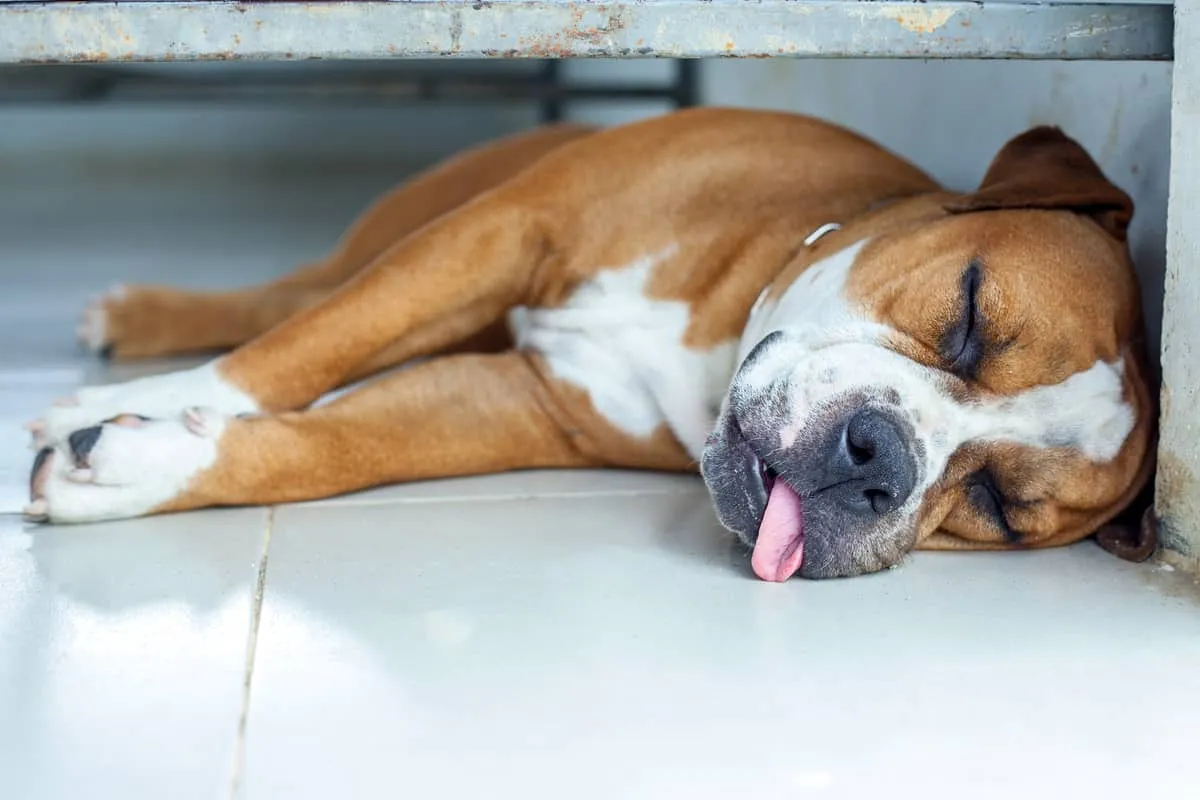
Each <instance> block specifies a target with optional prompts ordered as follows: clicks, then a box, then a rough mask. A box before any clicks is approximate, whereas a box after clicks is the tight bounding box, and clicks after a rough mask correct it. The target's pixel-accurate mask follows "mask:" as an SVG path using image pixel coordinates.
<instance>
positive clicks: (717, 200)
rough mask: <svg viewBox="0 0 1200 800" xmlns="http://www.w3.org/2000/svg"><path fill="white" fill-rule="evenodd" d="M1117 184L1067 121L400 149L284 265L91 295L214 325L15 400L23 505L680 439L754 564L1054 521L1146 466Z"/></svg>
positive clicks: (1052, 535)
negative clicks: (992, 129)
mask: <svg viewBox="0 0 1200 800" xmlns="http://www.w3.org/2000/svg"><path fill="white" fill-rule="evenodd" d="M1132 213H1133V208H1132V203H1131V201H1130V199H1129V198H1128V197H1127V196H1126V194H1125V193H1124V192H1122V191H1121V190H1120V189H1118V188H1117V187H1116V186H1114V185H1113V184H1112V183H1110V182H1109V181H1108V180H1107V179H1106V178H1105V177H1104V175H1103V174H1102V173H1101V171H1100V169H1099V168H1098V167H1097V166H1096V164H1095V163H1094V162H1093V160H1092V159H1091V158H1090V157H1089V156H1088V155H1087V153H1085V152H1084V150H1083V149H1082V148H1081V147H1080V146H1079V145H1078V144H1077V143H1075V142H1074V141H1072V140H1071V139H1069V138H1068V137H1067V136H1065V135H1064V134H1063V133H1061V132H1060V131H1058V130H1057V129H1053V128H1036V129H1033V130H1030V131H1028V132H1027V133H1025V134H1023V135H1021V136H1018V137H1017V138H1015V139H1013V140H1012V141H1010V142H1009V143H1008V144H1007V145H1005V146H1004V148H1003V149H1002V150H1001V151H1000V153H999V154H998V155H997V156H996V157H995V159H994V161H993V163H992V164H991V167H990V168H989V169H988V171H987V174H986V176H985V177H984V179H983V182H982V183H981V184H980V186H979V187H978V188H977V189H976V190H975V191H973V192H968V193H965V194H964V193H959V192H953V191H948V190H946V189H943V188H942V187H940V186H938V184H937V183H936V182H934V181H933V180H932V179H930V178H929V177H928V176H927V175H925V174H924V173H923V172H922V171H920V170H919V169H917V168H916V167H915V166H913V165H912V164H910V163H908V162H906V161H905V160H903V159H901V158H899V157H897V156H896V155H894V154H892V153H890V152H888V151H886V150H885V149H883V148H881V147H880V146H878V145H876V144H874V143H872V142H870V141H868V140H866V139H864V138H862V137H860V136H858V135H856V134H854V133H851V132H849V131H847V130H844V129H842V128H839V127H836V126H833V125H830V124H827V123H824V122H821V121H818V120H814V119H810V118H807V117H803V116H797V115H791V114H784V113H768V112H754V111H737V110H723V109H698V110H689V111H683V112H678V113H674V114H670V115H667V116H663V117H659V118H656V119H652V120H649V121H643V122H639V123H636V124H632V125H626V126H623V127H619V128H615V129H610V130H591V129H588V128H584V127H577V126H554V127H548V128H543V129H540V130H537V131H534V132H532V133H530V134H527V135H523V136H518V137H515V138H512V139H507V140H503V141H499V142H496V143H493V144H490V145H488V146H485V147H482V148H479V149H476V150H473V151H470V152H467V153H465V154H462V155H460V156H458V157H456V158H454V159H452V160H450V161H448V162H445V163H443V164H441V165H439V166H438V167H436V168H435V169H433V170H431V171H429V172H427V173H425V174H423V175H420V176H418V177H417V178H416V179H415V180H413V181H411V182H409V183H407V184H405V185H404V186H402V187H400V188H399V189H397V190H396V191H395V192H393V193H392V194H390V195H388V196H386V197H384V198H382V199H381V200H380V201H378V202H377V203H376V205H375V206H373V207H372V208H371V209H369V210H368V211H367V212H366V213H365V214H364V215H363V217H361V218H360V219H359V220H358V222H357V223H356V224H355V225H354V226H353V228H352V229H351V230H350V231H349V232H348V233H347V235H346V237H345V238H344V240H343V241H342V243H341V244H340V245H339V246H338V247H337V249H336V250H335V252H334V253H333V254H332V255H331V256H329V257H328V258H327V259H325V260H323V261H319V262H316V263H313V264H310V265H307V266H304V267H301V268H300V269H298V270H297V271H296V272H294V273H292V274H290V275H287V276H285V277H283V278H281V279H279V280H277V281H274V282H272V283H270V284H267V285H264V286H258V287H254V288H251V289H245V290H241V291H233V292H227V293H219V294H200V293H189V292H181V291H176V290H172V289H169V288H162V287H143V286H132V287H127V288H123V289H118V290H115V291H113V292H110V293H109V294H108V295H107V296H105V297H103V298H101V299H100V300H98V301H97V302H96V303H95V304H94V305H93V306H91V307H90V308H88V309H87V310H86V312H85V314H84V317H83V320H82V322H81V326H80V331H79V333H80V336H81V337H82V339H83V340H84V341H85V342H86V343H87V344H88V345H89V346H90V347H92V348H93V349H94V350H96V351H97V352H102V353H105V354H108V355H110V356H112V357H114V358H118V359H129V358H137V357H144V356H160V355H167V354H176V353H182V352H194V351H202V350H203V351H208V350H231V352H228V353H226V354H224V355H221V356H220V357H219V358H217V359H216V360H213V361H211V362H209V363H207V364H205V365H204V366H201V367H199V368H195V369H189V370H185V371H181V372H176V373H171V374H166V375H161V376H155V377H150V378H143V379H140V380H136V381H132V382H128V383H123V384H116V385H110V386H96V387H88V388H84V389H82V390H80V391H79V392H78V394H77V395H75V396H73V397H70V398H65V399H64V400H62V401H60V402H59V403H57V404H56V405H55V406H54V407H52V408H50V409H48V410H47V411H46V412H45V413H44V414H43V415H42V417H41V418H39V419H37V420H34V421H33V422H31V423H30V424H29V426H28V427H29V429H30V431H31V432H32V434H33V437H34V441H35V447H36V449H37V450H38V455H37V457H36V459H35V461H34V467H33V471H32V475H31V489H32V499H31V502H30V504H29V506H28V508H27V509H26V511H27V514H28V515H29V516H30V517H32V518H36V519H41V520H48V521H51V522H86V521H91V520H102V519H112V518H119V517H131V516H139V515H144V514H153V513H159V512H168V511H183V510H186V509H194V508H200V507H205V506H215V505H245V504H269V503H280V502H288V501H298V500H307V499H313V498H319V497H326V496H329V495H334V494H338V493H343V492H349V491H353V490H357V489H362V488H365V487H369V486H375V485H380V484H385V483H391V482H398V481H412V480H419V479H429V478H440V477H447V476H456V475H466V474H479V473H490V472H498V471H503V470H514V469H523V468H536V467H585V466H601V465H602V466H612V467H624V468H640V469H656V470H675V471H680V470H695V469H697V468H698V469H699V470H700V472H701V473H702V475H703V478H704V480H705V482H706V484H707V486H708V488H709V490H710V493H711V495H712V500H713V503H714V505H715V508H716V514H717V516H718V517H719V519H720V521H721V522H722V524H724V526H725V527H727V528H728V529H729V530H731V531H732V532H733V533H734V534H736V535H737V537H739V538H740V539H741V540H742V541H743V542H744V543H745V544H746V545H747V546H749V547H751V548H752V549H753V554H752V560H751V563H752V565H753V568H754V571H755V573H756V574H757V575H758V576H759V577H761V578H763V579H765V580H770V581H782V580H786V579H787V578H789V577H791V576H793V575H796V574H799V575H801V576H803V577H808V578H824V577H833V576H846V575H855V574H860V573H865V572H871V571H875V570H879V569H882V568H884V567H888V566H890V565H893V564H895V563H896V562H897V561H898V560H899V559H901V558H902V557H903V556H904V554H905V553H907V552H908V551H910V550H912V549H914V548H926V549H979V550H994V549H1011V548H1035V547H1048V546H1054V545H1062V544H1066V543H1069V542H1074V541H1077V540H1080V539H1082V538H1085V537H1087V536H1089V535H1092V534H1093V533H1096V532H1097V531H1098V530H1101V529H1102V527H1104V526H1106V524H1107V523H1109V522H1110V521H1111V520H1113V519H1114V518H1115V517H1117V516H1118V514H1120V513H1121V512H1123V511H1124V510H1126V509H1127V508H1132V507H1133V505H1134V504H1135V503H1134V501H1135V498H1137V497H1138V495H1139V493H1141V492H1142V490H1143V488H1144V487H1146V486H1147V484H1148V480H1149V478H1150V475H1151V473H1152V471H1153V454H1154V441H1153V439H1154V424H1155V417H1156V414H1155V407H1154V402H1153V396H1152V392H1151V391H1150V387H1149V384H1148V381H1147V364H1146V361H1145V356H1144V353H1143V349H1142V341H1143V330H1142V321H1141V311H1140V309H1141V306H1140V300H1139V293H1138V287H1137V283H1136V279H1135V276H1134V272H1133V269H1132V266H1131V262H1130V257H1129V252H1128V248H1127V246H1126V230H1127V227H1128V225H1129V222H1130V219H1131V216H1132ZM409 362H415V363H411V364H409ZM405 364H407V366H406V368H404V369H402V370H390V371H389V368H391V367H395V366H397V365H405ZM385 371H386V374H384V375H382V376H377V377H375V378H374V379H373V380H370V381H367V382H366V383H365V384H364V385H362V386H361V387H358V388H355V389H354V390H353V391H350V392H348V393H345V394H343V395H342V396H340V397H338V398H337V399H335V400H333V401H332V402H328V403H323V404H320V405H317V406H313V403H314V401H316V400H318V399H319V398H321V397H323V396H324V395H326V394H327V393H329V392H330V391H332V390H334V389H337V388H339V387H342V386H345V385H348V384H351V383H354V382H356V381H359V380H361V379H363V378H366V377H368V376H375V375H376V374H377V373H383V372H385ZM1143 544H1144V543H1143Z"/></svg>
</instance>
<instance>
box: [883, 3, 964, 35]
mask: <svg viewBox="0 0 1200 800" xmlns="http://www.w3.org/2000/svg"><path fill="white" fill-rule="evenodd" d="M957 13H958V11H957V10H956V9H953V8H932V7H924V8H921V7H918V8H915V9H911V10H908V9H906V10H904V11H902V12H899V13H895V14H894V16H892V19H894V20H896V22H897V23H899V24H900V27H902V28H904V29H905V30H907V31H912V32H913V33H933V32H935V31H937V30H939V29H940V28H944V27H945V26H946V23H947V22H949V21H950V20H951V19H952V18H953V17H954V15H955V14H957Z"/></svg>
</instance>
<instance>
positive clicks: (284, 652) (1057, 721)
mask: <svg viewBox="0 0 1200 800" xmlns="http://www.w3.org/2000/svg"><path fill="white" fill-rule="evenodd" d="M749 575H750V573H749V571H748V568H747V564H746V559H745V556H744V554H742V553H741V552H740V551H739V550H738V549H737V548H736V547H733V546H731V544H730V541H729V539H728V537H727V536H725V535H724V534H722V533H721V532H720V531H719V530H718V529H717V527H716V526H715V524H714V523H713V522H712V518H711V512H710V511H709V510H708V505H707V501H706V500H705V498H704V496H703V494H702V492H701V491H699V490H695V491H692V492H676V493H669V494H661V495H647V496H622V497H615V498H614V497H599V496H595V497H586V496H582V497H549V498H537V499H515V500H508V501H479V502H473V503H417V504H412V503H400V504H394V505H387V504H367V505H358V506H353V507H347V506H319V507H305V508H284V509H280V510H279V512H278V514H277V517H276V520H275V528H274V533H273V540H272V546H271V553H270V559H269V566H268V571H267V582H266V587H267V589H266V600H265V604H264V607H263V614H262V624H261V629H260V635H259V639H258V646H257V657H256V667H255V671H254V680H253V693H252V699H251V706H250V708H251V712H250V716H249V733H248V744H247V766H246V770H247V772H246V779H247V783H246V788H247V792H248V797H250V798H276V797H286V798H294V799H295V800H301V799H302V798H327V797H358V796H380V794H381V792H382V793H384V794H388V795H389V796H413V797H422V798H442V797H448V798H459V797H489V798H505V797H520V798H563V797H570V798H584V799H587V798H674V797H688V798H741V797H754V798H785V797H787V798H791V797H810V796H812V797H818V796H819V797H872V796H876V795H878V794H882V793H887V794H888V795H889V796H890V795H894V794H896V792H897V791H898V790H899V788H902V787H906V786H907V787H911V788H912V789H913V791H914V793H915V794H912V795H908V794H906V795H903V796H922V797H926V798H928V797H959V796H970V797H973V798H992V797H995V798H1001V797H1003V798H1009V797H1013V796H1026V797H1047V798H1059V797H1088V798H1108V797H1112V798H1127V797H1133V796H1156V795H1154V792H1156V791H1158V792H1161V794H1158V795H1157V796H1161V797H1179V796H1182V795H1180V794H1179V791H1180V787H1181V786H1183V785H1186V784H1185V783H1181V782H1180V781H1185V780H1187V778H1186V775H1184V772H1183V770H1184V767H1183V765H1184V764H1186V763H1189V759H1191V758H1192V757H1193V756H1194V753H1192V747H1193V745H1194V741H1195V740H1194V736H1193V735H1192V732H1193V731H1194V725H1195V720H1196V719H1198V718H1200V691H1197V690H1196V689H1197V688H1200V591H1198V590H1197V588H1196V587H1195V585H1193V584H1191V583H1189V582H1187V581H1185V580H1183V579H1181V578H1179V577H1178V576H1177V575H1175V574H1173V573H1171V574H1168V573H1165V572H1163V571H1161V570H1160V569H1158V568H1155V567H1152V566H1145V565H1143V566H1134V565H1128V564H1124V563H1120V562H1117V561H1116V560H1114V559H1112V558H1111V557H1109V556H1108V555H1107V554H1105V553H1103V552H1102V551H1100V550H1099V548H1097V547H1096V546H1095V545H1093V544H1091V543H1084V544H1081V545H1079V546H1076V547H1073V548H1069V549H1064V550H1056V551H1050V552H1042V553H1019V554H992V555H983V554H921V555H917V556H915V557H913V558H911V559H910V560H909V561H907V562H906V563H905V564H904V565H902V566H901V567H899V568H898V569H895V570H891V571H888V572H886V573H883V574H880V575H876V576H871V577H865V578H859V579H852V580H844V581H826V582H806V581H793V582H789V583H787V584H784V585H770V584H766V583H762V582H759V581H755V580H751V579H750V577H749ZM918 789H919V792H918Z"/></svg>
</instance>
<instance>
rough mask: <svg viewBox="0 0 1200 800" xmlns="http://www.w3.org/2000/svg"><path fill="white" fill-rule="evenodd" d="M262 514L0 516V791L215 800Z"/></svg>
mask: <svg viewBox="0 0 1200 800" xmlns="http://www.w3.org/2000/svg"><path fill="white" fill-rule="evenodd" d="M264 516H265V512H264V511H263V510H261V509H254V510H236V511H216V512H205V513H200V514H185V515H177V516H165V517H159V518H155V519H147V520H138V521H132V522H119V523H111V524H100V525H87V526H65V527H54V528H48V527H43V528H36V527H31V526H27V525H26V524H24V523H23V522H21V521H20V519H19V518H18V517H16V516H14V515H7V514H6V515H2V516H0V782H2V786H0V796H3V797H6V798H13V799H14V800H77V799H78V798H88V800H108V798H112V799H113V800H139V799H140V798H146V800H163V799H164V798H171V800H188V799H190V798H202V799H203V800H212V798H215V797H228V796H229V793H228V792H229V789H228V784H229V780H230V774H231V767H232V764H233V758H234V753H235V743H236V741H237V728H238V722H239V720H240V718H241V711H242V708H243V696H242V695H243V693H242V684H243V677H244V674H245V665H246V648H247V641H248V634H249V624H250V618H251V609H252V597H253V593H254V588H255V585H256V575H257V565H258V561H259V558H260V554H261V548H262V541H263V531H264V526H263V520H264Z"/></svg>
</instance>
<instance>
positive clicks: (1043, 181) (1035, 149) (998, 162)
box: [946, 126, 1133, 241]
mask: <svg viewBox="0 0 1200 800" xmlns="http://www.w3.org/2000/svg"><path fill="white" fill-rule="evenodd" d="M1006 208H1042V209H1063V210H1070V211H1075V212H1076V213H1079V214H1085V215H1087V216H1089V217H1091V218H1092V219H1094V220H1095V221H1096V222H1098V223H1099V224H1100V226H1101V227H1102V228H1104V230H1106V231H1108V233H1109V234H1110V235H1112V236H1113V237H1115V238H1116V239H1118V240H1120V241H1125V235H1126V231H1127V230H1128V228H1129V221H1130V220H1131V219H1132V218H1133V201H1132V200H1130V199H1129V195H1127V194H1125V192H1123V191H1121V190H1120V189H1118V188H1117V187H1116V186H1114V185H1113V184H1112V183H1110V182H1109V181H1108V179H1107V178H1105V177H1104V173H1102V172H1101V171H1100V167H1099V166H1097V165H1096V162H1095V161H1093V160H1092V157H1091V156H1089V155H1088V154H1087V151H1086V150H1084V149H1083V148H1082V147H1081V146H1080V145H1079V143H1078V142H1076V141H1075V140H1074V139H1072V138H1070V137H1069V136H1067V135H1066V134H1064V133H1063V132H1062V131H1061V130H1059V129H1058V128H1052V127H1048V126H1043V127H1039V128H1033V129H1032V130H1029V131H1026V132H1025V133H1023V134H1021V135H1020V136H1018V137H1017V138H1015V139H1013V140H1012V141H1010V142H1009V143H1008V144H1006V145H1004V147H1003V148H1001V150H1000V152H999V153H998V154H997V155H996V158H995V159H994V160H993V161H992V164H991V166H990V167H988V171H987V174H986V175H984V176H983V182H982V183H981V184H980V185H979V188H978V189H977V190H975V191H974V192H972V193H971V194H965V195H962V196H961V197H958V198H956V199H955V200H952V201H951V202H949V203H947V204H946V210H947V211H950V212H952V213H965V212H969V211H990V210H995V209H1006Z"/></svg>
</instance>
